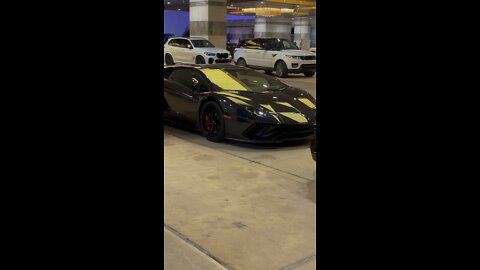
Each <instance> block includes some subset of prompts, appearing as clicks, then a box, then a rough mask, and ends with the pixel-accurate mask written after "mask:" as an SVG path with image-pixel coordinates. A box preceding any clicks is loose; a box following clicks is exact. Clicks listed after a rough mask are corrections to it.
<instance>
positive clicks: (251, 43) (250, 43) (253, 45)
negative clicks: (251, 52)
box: [240, 39, 262, 50]
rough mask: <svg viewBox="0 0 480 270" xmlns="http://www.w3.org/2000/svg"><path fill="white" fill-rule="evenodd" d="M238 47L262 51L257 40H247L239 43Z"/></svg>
mask: <svg viewBox="0 0 480 270" xmlns="http://www.w3.org/2000/svg"><path fill="white" fill-rule="evenodd" d="M240 46H241V47H243V48H246V49H257V50H260V49H262V45H261V44H260V43H259V39H247V40H243V41H242V42H241V43H240Z"/></svg>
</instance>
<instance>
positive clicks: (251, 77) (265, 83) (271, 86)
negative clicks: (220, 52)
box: [201, 68, 287, 92]
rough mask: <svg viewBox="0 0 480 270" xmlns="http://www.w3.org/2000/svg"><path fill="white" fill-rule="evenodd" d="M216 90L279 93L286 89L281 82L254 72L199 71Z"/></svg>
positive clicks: (233, 70)
mask: <svg viewBox="0 0 480 270" xmlns="http://www.w3.org/2000/svg"><path fill="white" fill-rule="evenodd" d="M201 71H202V72H203V73H204V74H205V75H206V76H207V77H208V79H209V80H210V81H211V82H212V83H213V84H214V86H215V87H217V88H218V89H217V90H233V91H249V92H266V91H280V90H283V89H285V88H286V87H287V85H286V84H284V83H282V82H281V81H279V80H277V79H275V78H272V77H270V76H267V75H263V74H261V73H259V72H257V71H254V70H246V69H233V68H232V69H230V68H226V69H201Z"/></svg>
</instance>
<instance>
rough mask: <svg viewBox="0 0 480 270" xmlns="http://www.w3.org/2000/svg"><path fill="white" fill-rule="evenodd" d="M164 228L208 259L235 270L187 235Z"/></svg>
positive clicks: (170, 228)
mask: <svg viewBox="0 0 480 270" xmlns="http://www.w3.org/2000/svg"><path fill="white" fill-rule="evenodd" d="M163 226H164V227H165V229H167V230H168V231H170V232H171V233H173V234H175V235H176V236H178V237H180V238H181V239H182V240H183V241H185V242H187V243H188V244H190V245H191V246H193V247H194V248H196V249H198V250H199V251H200V252H202V253H203V254H205V255H207V256H208V257H210V258H211V259H212V260H214V261H215V262H217V263H218V264H220V265H221V266H223V267H224V268H225V269H227V270H234V269H233V267H231V266H230V265H228V264H226V263H224V262H222V261H221V260H220V259H218V258H217V257H215V256H214V255H213V254H211V253H210V252H209V251H208V250H206V249H205V248H203V247H202V246H200V245H199V244H197V243H195V242H193V241H192V240H190V239H189V238H188V237H186V236H185V235H183V234H182V233H180V232H179V231H177V230H175V229H174V228H173V227H171V226H170V225H168V224H165V223H164V224H163Z"/></svg>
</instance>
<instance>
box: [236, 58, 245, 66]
mask: <svg viewBox="0 0 480 270" xmlns="http://www.w3.org/2000/svg"><path fill="white" fill-rule="evenodd" d="M237 66H240V67H247V62H245V60H244V59H243V58H240V59H238V61H237Z"/></svg>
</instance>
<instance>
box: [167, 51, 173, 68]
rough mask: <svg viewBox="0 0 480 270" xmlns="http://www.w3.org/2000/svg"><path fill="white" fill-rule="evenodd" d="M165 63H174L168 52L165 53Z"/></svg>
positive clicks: (169, 64) (168, 64)
mask: <svg viewBox="0 0 480 270" xmlns="http://www.w3.org/2000/svg"><path fill="white" fill-rule="evenodd" d="M165 64H167V66H171V65H175V63H174V62H173V57H172V55H171V54H169V53H167V54H166V55H165Z"/></svg>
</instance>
